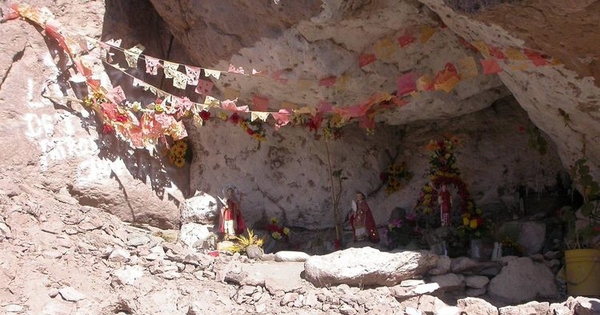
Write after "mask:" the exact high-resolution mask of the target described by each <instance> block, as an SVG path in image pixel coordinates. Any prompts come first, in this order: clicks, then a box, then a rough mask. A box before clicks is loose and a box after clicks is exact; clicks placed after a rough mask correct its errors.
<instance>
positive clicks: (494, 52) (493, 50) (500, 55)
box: [490, 47, 508, 60]
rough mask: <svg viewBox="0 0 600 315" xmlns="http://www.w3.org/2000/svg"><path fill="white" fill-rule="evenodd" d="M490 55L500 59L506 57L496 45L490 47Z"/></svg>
mask: <svg viewBox="0 0 600 315" xmlns="http://www.w3.org/2000/svg"><path fill="white" fill-rule="evenodd" d="M490 55H491V56H492V57H493V58H496V59H500V60H506V59H508V58H507V57H506V55H505V54H504V53H503V52H502V51H501V50H500V48H498V47H490Z"/></svg>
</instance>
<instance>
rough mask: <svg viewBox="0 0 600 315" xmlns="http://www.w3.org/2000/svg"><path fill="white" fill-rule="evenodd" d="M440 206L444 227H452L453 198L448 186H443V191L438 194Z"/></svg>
mask: <svg viewBox="0 0 600 315" xmlns="http://www.w3.org/2000/svg"><path fill="white" fill-rule="evenodd" d="M438 204H439V205H440V219H441V222H442V226H451V225H452V213H451V212H452V196H451V195H450V192H449V191H448V187H446V184H442V187H441V190H440V192H439V193H438Z"/></svg>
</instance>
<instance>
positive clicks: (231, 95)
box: [223, 87, 240, 100]
mask: <svg viewBox="0 0 600 315" xmlns="http://www.w3.org/2000/svg"><path fill="white" fill-rule="evenodd" d="M223 96H225V99H227V100H234V99H236V98H239V97H240V91H238V90H234V89H232V88H230V87H226V88H225V90H224V91H223Z"/></svg>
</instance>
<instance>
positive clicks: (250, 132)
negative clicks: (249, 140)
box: [246, 128, 254, 136]
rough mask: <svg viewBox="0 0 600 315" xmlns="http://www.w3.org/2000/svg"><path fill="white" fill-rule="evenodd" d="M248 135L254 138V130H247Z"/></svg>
mask: <svg viewBox="0 0 600 315" xmlns="http://www.w3.org/2000/svg"><path fill="white" fill-rule="evenodd" d="M246 133H247V134H249V135H251V136H252V135H254V130H252V129H250V128H248V129H246Z"/></svg>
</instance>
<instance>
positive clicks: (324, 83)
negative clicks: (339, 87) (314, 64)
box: [319, 76, 337, 87]
mask: <svg viewBox="0 0 600 315" xmlns="http://www.w3.org/2000/svg"><path fill="white" fill-rule="evenodd" d="M336 80H337V78H336V77H335V76H331V77H329V78H325V79H321V80H319V86H326V87H330V86H333V85H334V84H335V81H336Z"/></svg>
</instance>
